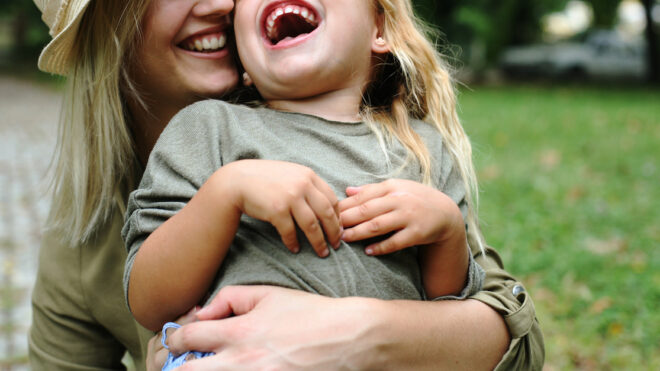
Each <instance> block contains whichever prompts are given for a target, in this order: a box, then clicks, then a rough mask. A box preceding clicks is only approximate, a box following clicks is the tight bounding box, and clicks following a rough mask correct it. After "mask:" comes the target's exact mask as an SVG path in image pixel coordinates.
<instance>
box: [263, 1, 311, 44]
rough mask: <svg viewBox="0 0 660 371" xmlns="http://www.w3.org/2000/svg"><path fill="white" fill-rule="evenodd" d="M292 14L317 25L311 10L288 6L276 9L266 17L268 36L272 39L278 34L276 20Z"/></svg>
mask: <svg viewBox="0 0 660 371" xmlns="http://www.w3.org/2000/svg"><path fill="white" fill-rule="evenodd" d="M291 13H293V14H296V15H300V16H302V17H303V18H305V20H306V21H307V22H308V23H309V24H316V16H315V15H314V13H313V12H310V11H309V9H307V8H305V7H301V6H297V5H287V6H286V7H284V8H277V9H275V10H274V11H273V12H272V13H270V15H269V16H268V17H266V35H267V36H268V37H270V38H271V39H272V38H273V37H274V35H275V34H276V33H277V31H276V27H275V23H276V20H277V19H278V18H279V17H280V16H282V15H284V14H291Z"/></svg>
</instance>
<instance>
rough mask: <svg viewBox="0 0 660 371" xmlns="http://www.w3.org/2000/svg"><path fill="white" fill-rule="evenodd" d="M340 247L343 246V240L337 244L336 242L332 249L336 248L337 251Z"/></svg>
mask: <svg viewBox="0 0 660 371" xmlns="http://www.w3.org/2000/svg"><path fill="white" fill-rule="evenodd" d="M339 246H341V240H339V241H337V242H335V245H334V246H332V247H334V248H335V250H337V249H338V248H339Z"/></svg>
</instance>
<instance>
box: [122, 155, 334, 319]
mask: <svg viewBox="0 0 660 371" xmlns="http://www.w3.org/2000/svg"><path fill="white" fill-rule="evenodd" d="M243 213H245V214H247V215H249V216H251V217H253V218H256V219H259V220H263V221H266V222H269V223H270V224H272V225H273V226H274V227H275V228H276V229H277V230H278V232H279V234H280V236H281V237H282V241H283V242H284V244H285V245H286V246H287V248H289V249H290V250H291V251H293V252H296V251H298V249H299V244H298V241H297V238H296V224H297V225H298V226H300V228H301V229H302V230H303V232H304V233H305V235H306V237H307V239H308V240H309V241H310V243H311V244H312V246H313V248H314V249H315V250H316V252H317V253H318V254H319V255H320V256H327V255H328V253H329V252H328V251H327V243H326V237H325V236H324V234H323V232H324V231H325V234H326V235H327V239H328V241H329V242H330V243H332V244H333V246H336V245H337V244H338V243H339V238H340V234H341V232H340V230H341V227H340V225H339V216H338V211H337V200H336V196H335V194H334V192H333V191H332V189H331V188H330V186H328V185H327V184H326V183H325V182H324V181H322V180H321V179H320V178H319V177H318V176H317V175H316V174H315V173H314V172H313V171H312V170H310V169H309V168H306V167H304V166H301V165H297V164H292V163H287V162H280V161H267V160H242V161H236V162H233V163H230V164H228V165H225V166H223V167H222V168H220V169H219V170H217V171H216V172H215V173H213V175H211V177H209V179H208V180H207V181H206V182H205V183H204V184H203V185H202V187H200V189H199V191H198V192H197V193H196V194H195V195H194V196H193V197H192V198H191V199H190V201H189V202H188V203H187V204H186V205H185V206H184V207H183V208H182V209H181V210H180V211H179V212H178V213H176V214H175V215H174V216H172V217H171V218H169V219H168V220H167V221H166V222H164V223H163V224H162V225H160V226H159V227H158V228H156V229H155V230H154V232H152V233H151V234H150V235H149V237H148V238H147V239H146V240H145V241H144V242H143V243H142V245H141V247H140V249H139V251H138V252H137V255H136V257H135V260H134V262H133V266H132V269H131V272H130V277H129V283H128V300H129V304H130V307H131V311H132V312H133V314H134V316H135V318H136V319H137V320H138V321H139V322H140V323H141V324H142V325H144V326H145V327H147V328H149V329H151V330H154V331H155V330H157V329H159V328H160V327H161V326H162V325H163V324H164V323H165V322H167V321H171V320H173V319H174V318H176V317H178V316H179V315H181V314H182V313H185V312H186V311H188V310H189V309H190V308H191V307H193V306H194V305H195V304H197V303H199V302H200V300H202V298H203V297H204V295H205V294H206V293H207V292H208V289H209V286H210V284H211V283H212V280H213V278H214V277H215V275H216V272H217V270H218V269H219V267H220V265H221V264H222V261H223V260H224V257H225V255H226V254H227V251H228V249H229V247H230V245H231V242H232V240H233V238H234V235H235V234H236V230H237V228H238V223H239V220H240V217H241V215H242V214H243ZM138 214H139V212H138Z"/></svg>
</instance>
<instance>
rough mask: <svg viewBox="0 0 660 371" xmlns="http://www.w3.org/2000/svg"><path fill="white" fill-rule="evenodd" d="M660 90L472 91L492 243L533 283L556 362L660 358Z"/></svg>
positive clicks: (467, 117)
mask: <svg viewBox="0 0 660 371" xmlns="http://www.w3.org/2000/svg"><path fill="white" fill-rule="evenodd" d="M658 101H660V91H658V90H650V89H648V90H645V89H641V88H639V89H637V88H632V87H623V88H607V87H593V88H589V87H587V88H584V87H582V88H578V87H550V88H543V87H490V88H483V87H478V88H475V89H474V91H463V92H462V93H461V96H460V99H459V102H460V105H461V115H462V118H463V123H464V125H465V127H466V130H467V132H468V133H469V134H470V136H471V138H472V140H473V143H474V147H475V154H476V164H477V168H478V173H479V178H480V181H481V207H480V211H481V212H480V219H481V220H482V225H483V228H484V234H485V236H486V240H487V241H488V242H489V244H491V245H493V246H495V247H496V248H497V249H498V250H499V251H500V253H501V255H502V257H503V260H504V263H505V265H506V267H507V268H508V269H509V270H510V271H511V272H512V273H513V274H515V275H516V276H518V277H519V278H521V279H522V280H523V282H524V283H525V285H526V287H527V289H528V291H530V292H531V295H532V297H533V299H534V301H535V306H536V309H537V314H538V318H539V321H540V322H541V326H542V328H543V331H544V334H545V340H546V348H547V357H546V369H548V370H609V369H625V370H652V369H656V370H657V369H660V352H659V351H658V350H659V348H658V344H660V312H659V311H658V310H657V304H658V303H659V302H660V273H659V272H660V249H659V248H660V209H659V208H658V200H659V199H660V188H659V187H658V186H657V185H658V179H660V162H659V161H658V156H657V153H658V152H657V148H658V147H659V146H660V105H658V104H657V102H658Z"/></svg>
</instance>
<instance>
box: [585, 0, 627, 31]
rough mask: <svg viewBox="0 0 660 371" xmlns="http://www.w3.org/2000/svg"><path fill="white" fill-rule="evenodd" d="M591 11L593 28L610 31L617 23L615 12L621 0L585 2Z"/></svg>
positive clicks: (589, 0) (592, 0)
mask: <svg viewBox="0 0 660 371" xmlns="http://www.w3.org/2000/svg"><path fill="white" fill-rule="evenodd" d="M586 3H588V4H590V5H591V8H592V9H593V16H594V19H593V23H592V27H594V28H603V29H612V28H614V25H615V24H616V21H617V12H618V10H619V5H621V0H586Z"/></svg>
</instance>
